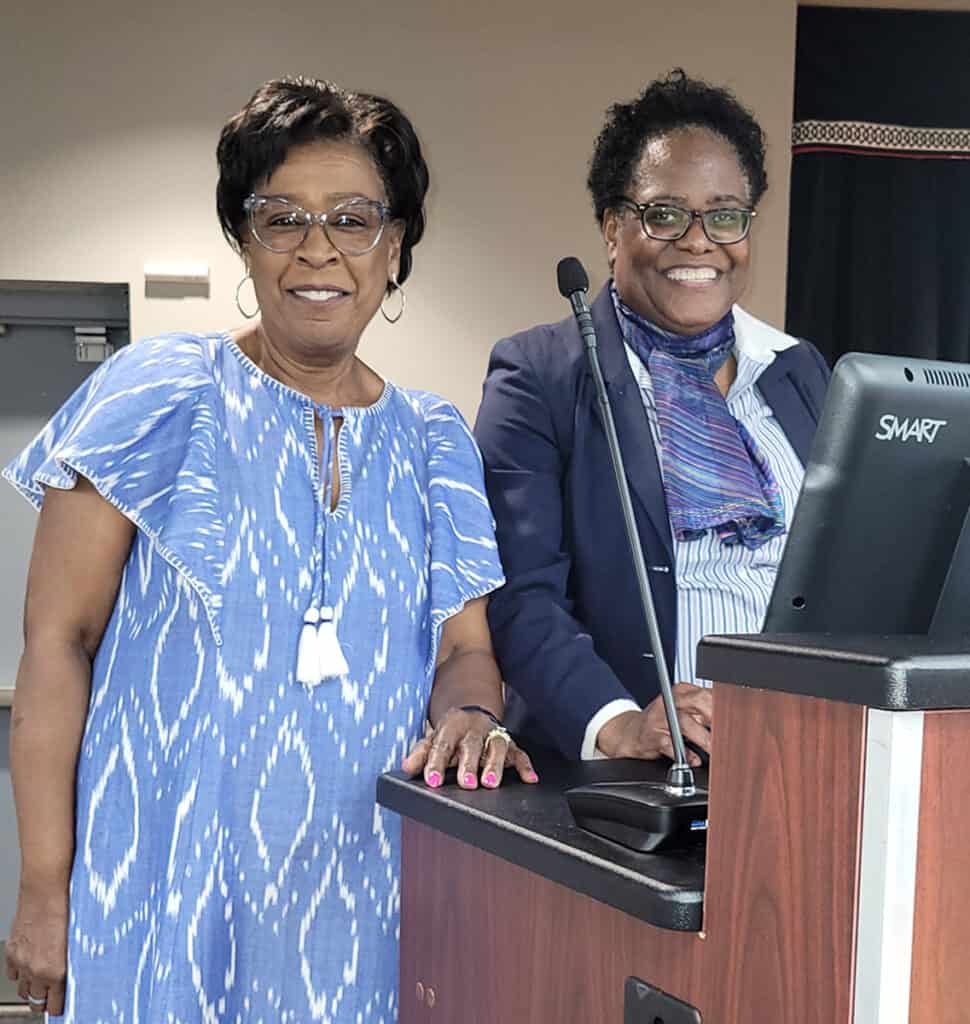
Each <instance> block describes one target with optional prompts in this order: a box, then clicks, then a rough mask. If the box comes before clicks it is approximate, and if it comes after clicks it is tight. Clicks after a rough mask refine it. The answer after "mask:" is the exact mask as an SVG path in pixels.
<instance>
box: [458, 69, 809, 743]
mask: <svg viewBox="0 0 970 1024" xmlns="http://www.w3.org/2000/svg"><path fill="white" fill-rule="evenodd" d="M765 186H766V178H765V171H764V144H763V135H762V132H761V129H760V127H759V126H758V125H757V123H756V122H755V121H754V119H753V118H752V116H751V115H750V114H749V113H748V112H747V111H746V110H745V109H744V108H743V107H742V106H741V105H740V104H739V103H738V102H737V101H736V100H735V99H734V97H733V96H731V95H730V93H727V92H726V91H725V90H723V89H719V88H715V87H712V86H709V85H707V84H706V83H703V82H699V81H696V80H693V79H690V78H688V77H687V76H685V75H684V74H683V72H674V73H672V74H671V75H670V76H668V77H667V78H666V79H663V80H660V81H657V82H654V83H652V84H651V85H650V86H648V87H647V89H645V90H644V92H643V93H642V94H641V95H640V97H638V98H637V99H636V100H634V101H632V102H631V103H628V104H617V105H615V106H614V107H612V108H611V109H610V111H609V113H608V119H607V122H606V124H605V126H604V128H603V129H602V131H601V133H600V136H599V138H598V140H597V143H596V150H595V152H594V156H593V160H592V163H591V170H590V175H589V187H590V191H591V194H592V197H593V203H594V208H595V212H596V217H597V221H598V223H599V224H600V226H601V229H602V232H603V236H604V240H605V243H606V250H607V256H608V258H609V264H610V270H611V274H612V279H611V281H610V282H609V283H608V284H607V286H605V287H604V288H603V290H602V291H601V292H600V294H599V295H598V297H597V298H596V300H595V301H594V302H593V305H592V316H593V322H594V324H595V327H596V332H597V337H598V339H599V350H600V359H601V362H602V367H603V374H604V377H605V380H606V386H607V391H608V394H609V397H610V401H611V404H612V408H613V412H614V416H615V419H616V427H617V432H618V435H619V439H620V445H621V447H622V450H623V453H624V460H625V463H626V472H627V477H628V479H629V484H630V490H631V492H632V496H633V502H634V511H635V515H636V521H637V527H638V529H639V533H640V540H641V543H642V546H643V550H644V555H645V558H646V562H647V567H648V570H649V575H650V581H651V588H652V592H653V597H654V602H655V605H656V609H657V614H658V617H659V621H660V629H661V634H662V637H663V642H664V655H665V658H666V661H667V665H668V668H669V670H670V672H671V674H672V678H674V679H680V680H681V682H679V683H678V684H677V685H676V686H675V698H676V703H677V706H678V715H679V718H680V721H681V725H682V727H683V730H684V733H685V737H686V738H687V739H688V740H690V741H691V742H693V743H694V744H696V745H697V746H698V747H700V748H702V749H709V746H710V732H709V729H710V725H711V710H712V702H711V696H710V690H709V689H708V688H706V687H705V686H704V685H697V682H696V680H695V679H693V678H690V679H685V678H684V673H687V674H690V673H691V672H692V670H693V649H694V647H695V646H696V641H697V640H699V639H700V636H702V635H703V634H704V633H707V632H753V631H757V630H758V629H759V628H760V625H761V620H762V618H763V615H764V611H765V607H766V603H767V596H768V593H770V586H771V583H772V581H773V578H774V572H775V569H776V568H777V563H778V559H779V558H780V554H781V550H782V548H783V545H784V533H785V527H786V523H787V522H788V521H789V520H790V516H791V512H792V508H793V505H794V500H795V497H796V496H797V490H798V486H799V485H800V482H801V475H802V472H803V466H804V463H805V461H806V458H807V455H808V450H809V446H810V444H811V441H812V437H813V434H814V431H815V427H816V424H817V422H818V418H819V413H820V411H821V407H822V402H823V399H824V396H825V389H826V385H827V382H828V376H829V371H828V368H827V366H826V365H825V363H824V361H823V359H822V357H821V356H820V355H819V353H818V352H817V350H816V349H815V348H814V347H813V346H812V345H810V344H809V343H807V342H804V341H798V340H797V339H795V338H792V337H790V336H788V335H785V334H784V333H782V332H781V331H778V330H776V329H775V328H773V327H771V326H769V325H768V324H765V323H762V322H761V321H759V320H757V319H755V318H754V317H753V316H751V315H750V314H748V313H746V312H745V311H744V310H743V309H742V308H741V307H739V306H738V305H737V301H738V299H739V298H740V296H741V294H742V292H743V291H744V288H745V286H746V284H747V280H748V268H749V261H750V244H751V242H750V234H749V232H750V228H751V224H752V221H753V219H754V216H755V209H756V206H757V203H758V201H759V199H760V198H761V195H762V194H763V192H764V189H765ZM712 337H713V338H714V341H711V340H710V339H711V338H712ZM684 346H686V348H685V347H684ZM692 346H693V347H692ZM698 346H699V347H698ZM711 346H713V348H711ZM708 349H710V351H711V352H713V353H714V355H713V356H712V355H710V354H709V353H708ZM695 350H696V351H695ZM685 352H686V353H687V354H686V355H685ZM718 352H720V353H721V354H720V356H718V355H717V353H718ZM715 357H716V358H715ZM655 360H656V361H655ZM712 360H713V361H712ZM718 360H719V361H718ZM686 364H690V365H686ZM700 364H702V365H704V366H705V367H707V369H706V370H705V371H704V372H703V373H700V372H699V371H697V370H696V369H695V367H696V366H698V365H700ZM708 371H709V372H708ZM685 381H686V382H687V383H686V384H685ZM712 382H713V383H712ZM695 391H696V392H697V393H695ZM703 403H707V405H706V407H705V406H704V405H703ZM698 410H700V412H698ZM709 429H710V431H711V433H710V435H708V433H707V431H708V430H709ZM476 436H477V439H478V442H479V445H480V446H481V449H482V454H483V457H484V460H485V468H486V483H487V487H488V495H489V499H490V501H491V503H492V508H493V511H494V514H495V518H496V521H497V525H498V542H499V549H500V554H501V558H502V562H503V566H504V569H505V573H506V578H507V583H506V585H505V586H504V588H502V589H501V590H500V591H499V592H498V593H496V594H494V595H493V597H492V600H491V603H490V605H489V620H490V624H491V628H492V634H493V641H494V645H495V651H496V654H497V656H498V660H499V664H500V667H501V668H502V671H503V676H504V678H505V681H506V683H507V684H508V686H509V688H510V693H509V695H508V697H509V699H508V702H507V711H506V721H507V724H508V725H509V726H510V727H511V728H512V729H513V731H515V732H516V733H517V734H518V735H519V736H520V737H521V738H522V739H523V741H524V742H529V743H531V744H533V745H545V746H556V747H558V748H559V749H560V750H561V751H562V752H563V753H564V754H565V755H566V756H568V757H572V758H578V757H596V756H613V757H644V758H655V757H659V756H660V755H662V754H663V755H667V756H670V754H671V752H672V751H671V748H670V738H669V734H668V731H667V728H666V723H665V719H664V714H663V706H662V702H661V701H660V698H659V696H658V694H659V685H658V681H657V673H656V668H655V665H654V663H653V661H652V658H651V656H650V644H649V639H648V637H647V633H646V628H645V626H644V622H643V614H642V611H641V606H640V602H639V597H638V592H637V585H636V578H635V575H634V571H633V568H632V565H631V560H630V554H629V549H628V545H627V540H626V536H625V533H624V530H623V525H622V518H621V511H620V505H619V500H618V498H617V493H616V487H615V483H614V480H613V476H612V468H611V464H610V457H609V452H608V449H607V442H606V435H605V433H604V430H603V424H602V421H601V416H600V412H599V410H598V408H597V403H596V396H595V392H594V388H593V380H592V376H591V374H590V372H589V368H588V363H587V357H586V353H585V349H584V347H583V345H582V343H581V340H580V337H579V333H578V330H577V328H576V324H575V321H574V320H573V318H572V317H569V318H567V319H565V320H563V321H561V322H560V323H558V324H549V325H544V326H539V327H534V328H532V329H530V330H527V331H524V332H522V333H521V334H517V335H515V336H513V337H511V338H507V339H505V340H503V341H500V342H499V343H498V344H497V345H496V346H495V348H494V350H493V352H492V356H491V360H490V364H489V371H488V377H487V379H486V382H485V390H484V398H483V401H482V405H481V408H480V410H479V415H478V420H477V424H476ZM728 449H729V450H730V452H729V455H730V458H729V457H728V456H724V457H723V458H722V455H721V452H722V451H726V450H728ZM695 456H696V462H695ZM732 459H733V462H731V460H732ZM765 463H767V468H766V467H765ZM735 469H736V470H737V475H735ZM698 474H700V482H701V487H702V489H701V490H696V489H695V484H696V482H697V477H698ZM722 477H723V479H722ZM711 478H713V484H712V486H713V489H714V490H715V491H717V492H718V493H721V491H724V490H727V491H730V490H731V488H733V487H735V485H736V481H737V480H740V479H743V480H744V481H747V483H746V484H743V485H738V486H740V490H741V492H742V493H741V497H742V498H743V499H744V501H745V502H748V506H749V507H748V511H750V512H751V514H750V515H738V516H737V517H736V518H737V521H732V522H728V523H725V524H721V523H720V522H718V515H719V514H720V513H719V512H717V511H715V513H714V519H713V522H714V523H715V526H714V527H712V528H710V529H686V528H685V529H681V528H680V526H676V527H673V528H672V525H671V520H672V517H673V518H674V519H675V521H676V523H678V524H680V523H683V522H689V523H695V522H697V521H700V520H697V519H696V517H695V516H694V512H695V511H700V512H706V511H708V509H707V505H708V504H709V498H708V496H709V494H710V489H708V490H704V489H703V488H704V487H706V486H707V485H708V484H711V483H712V481H711ZM752 480H754V481H755V482H756V483H755V485H752V483H751V481H752ZM665 483H666V484H667V486H666V487H665ZM752 491H753V492H754V493H752ZM694 495H696V496H697V498H696V500H697V503H698V506H699V508H698V510H695V509H694V508H693V507H692V501H694V500H695V499H694V497H693V496H694ZM734 497H736V495H733V493H732V500H733V498H734ZM751 503H753V504H751ZM728 504H730V507H731V508H735V507H737V506H736V503H735V504H731V503H728ZM685 506H686V507H685ZM700 506H703V508H701V507H700ZM724 507H727V506H724ZM730 515H731V514H728V518H730ZM772 515H774V517H775V518H774V519H772ZM732 530H733V531H734V532H733V533H731V531H732ZM725 537H726V538H727V539H726V540H725V539H724V538H725ZM732 537H733V539H732ZM739 538H743V540H739ZM679 620H680V621H679ZM738 626H740V627H741V628H737V627H738ZM701 682H703V681H701ZM690 756H691V760H692V761H693V762H694V763H697V761H698V758H697V757H696V755H695V754H693V753H692V754H691V755H690Z"/></svg>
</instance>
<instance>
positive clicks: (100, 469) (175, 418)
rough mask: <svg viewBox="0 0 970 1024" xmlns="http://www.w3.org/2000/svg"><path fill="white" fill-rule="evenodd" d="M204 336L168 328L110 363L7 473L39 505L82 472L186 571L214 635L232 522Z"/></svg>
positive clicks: (166, 556) (169, 559)
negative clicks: (223, 497)
mask: <svg viewBox="0 0 970 1024" xmlns="http://www.w3.org/2000/svg"><path fill="white" fill-rule="evenodd" d="M206 344H207V343H206V339H204V338H199V337H196V336H193V335H167V336H164V337H159V338H151V339H146V340H144V341H139V342H136V343H135V344H133V345H129V346H126V347H125V348H123V349H121V350H120V351H119V352H117V353H116V354H115V355H114V356H112V357H111V358H110V359H109V360H107V361H106V362H105V363H103V364H102V365H101V366H100V367H99V368H98V369H97V370H96V371H95V372H94V373H93V374H92V375H91V376H90V377H89V378H88V379H87V380H86V381H85V382H84V383H83V384H82V385H81V386H80V387H79V388H78V389H77V391H75V392H74V394H73V395H71V397H70V398H69V399H68V400H67V401H66V402H65V403H64V405H63V406H62V407H61V408H60V409H59V410H58V412H57V413H55V415H54V416H53V418H52V419H51V420H50V422H49V423H48V424H47V426H46V427H44V429H43V430H42V431H41V432H40V433H39V434H38V435H37V437H36V438H34V440H33V441H32V442H31V443H30V444H29V445H28V446H27V448H25V449H24V451H23V452H21V453H20V455H18V456H17V457H16V458H15V459H14V460H13V461H12V462H10V463H9V465H7V466H6V467H5V468H4V470H3V476H4V477H5V478H6V479H7V480H9V481H10V483H12V484H13V485H14V486H15V487H16V488H17V489H18V490H19V491H20V492H21V494H23V496H24V497H25V498H26V499H27V500H28V501H30V502H31V503H32V504H33V505H34V506H35V507H36V508H38V509H39V508H40V507H41V506H42V504H43V501H44V493H45V489H46V488H48V487H53V488H57V489H59V490H70V489H72V488H73V487H74V486H75V485H76V483H77V478H78V477H79V476H83V477H85V478H86V479H87V480H89V481H90V482H91V484H92V485H93V486H94V487H95V489H96V490H97V491H98V493H99V494H100V495H101V496H102V497H103V498H104V499H105V500H106V501H108V502H110V503H111V504H112V505H113V506H114V507H115V508H117V509H118V510H119V511H120V512H121V513H122V514H123V515H124V516H125V517H126V518H128V519H129V520H131V522H132V523H133V524H134V525H135V526H136V527H137V528H138V529H139V530H140V531H141V532H142V533H143V534H145V536H146V537H147V538H148V539H149V541H150V542H151V543H152V544H153V545H154V547H155V548H156V550H157V551H158V553H159V555H160V556H161V557H162V558H164V559H165V560H166V561H167V562H168V563H169V564H170V565H172V566H173V567H174V568H175V569H176V570H177V571H178V572H179V573H181V574H182V575H184V576H185V577H186V579H187V581H188V582H189V584H190V585H191V586H192V587H193V589H194V590H195V591H196V592H197V593H198V595H199V596H200V598H201V599H202V601H203V604H204V606H205V608H206V612H207V614H208V616H209V621H210V624H211V625H212V628H213V633H214V635H215V638H216V641H217V642H221V641H220V635H219V628H218V613H219V610H220V606H221V594H220V591H221V587H220V577H221V573H222V568H223V547H224V544H223V541H224V524H223V520H222V514H221V505H220V498H219V491H218V488H217V485H216V452H217V436H218V431H219V430H220V429H221V428H220V427H219V417H218V415H217V411H216V403H215V402H214V400H213V394H214V388H213V386H212V385H213V378H212V373H211V369H210V366H211V359H207V355H206Z"/></svg>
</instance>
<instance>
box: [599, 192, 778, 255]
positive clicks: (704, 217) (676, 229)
mask: <svg viewBox="0 0 970 1024" xmlns="http://www.w3.org/2000/svg"><path fill="white" fill-rule="evenodd" d="M609 205H610V206H629V207H630V208H631V209H633V210H636V211H637V213H638V214H639V215H640V223H641V225H642V226H643V231H644V234H645V235H647V236H648V237H649V238H654V239H656V240H657V241H658V242H676V241H677V240H678V239H680V238H683V237H684V235H686V234H687V232H688V231H690V226H691V224H693V223H694V220H695V218H696V219H699V220H700V222H701V227H702V228H703V229H704V234H705V235H706V236H707V238H708V240H709V241H711V242H714V244H715V245H734V244H736V243H737V242H743V241H744V239H745V238H747V237H748V232H749V231H750V230H751V221H752V220H753V219H754V218H755V217H756V216H757V215H758V212H757V210H748V209H746V208H744V207H733V206H725V207H721V208H719V209H716V210H687V209H685V208H684V207H682V206H673V205H672V204H671V203H635V202H634V201H633V200H632V199H628V198H627V197H626V196H616V197H615V198H614V199H612V200H610V203H609Z"/></svg>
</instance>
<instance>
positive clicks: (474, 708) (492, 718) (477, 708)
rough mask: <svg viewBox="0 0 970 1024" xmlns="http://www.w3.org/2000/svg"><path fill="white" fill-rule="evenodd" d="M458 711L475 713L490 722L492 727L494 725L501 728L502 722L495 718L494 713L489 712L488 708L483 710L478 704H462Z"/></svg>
mask: <svg viewBox="0 0 970 1024" xmlns="http://www.w3.org/2000/svg"><path fill="white" fill-rule="evenodd" d="M458 710H459V711H477V712H479V714H482V715H484V716H485V717H486V718H487V719H489V720H490V721H491V723H492V725H496V726H498V727H499V728H501V727H502V720H501V719H500V718H497V717H496V715H495V713H494V712H492V711H489V710H488V708H483V707H482V706H481V705H480V704H462V706H461V707H460V708H459V709H458Z"/></svg>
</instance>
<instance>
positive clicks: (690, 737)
mask: <svg viewBox="0 0 970 1024" xmlns="http://www.w3.org/2000/svg"><path fill="white" fill-rule="evenodd" d="M673 691H674V704H675V705H676V707H677V718H678V720H679V721H680V728H681V730H682V731H683V734H684V740H685V742H686V743H687V744H688V746H689V747H695V748H697V749H699V750H700V751H703V752H704V753H705V754H709V753H710V749H711V720H712V715H713V708H714V702H713V694H712V691H711V690H709V689H706V688H705V687H703V686H695V685H694V684H693V683H677V684H676V685H675V686H674V688H673ZM596 745H597V747H599V749H600V750H601V751H602V752H603V753H604V754H606V756H607V757H640V758H643V759H645V760H648V761H652V760H654V759H656V758H658V757H661V756H665V757H670V758H673V756H674V751H673V747H672V746H671V741H670V731H669V730H668V728H667V718H666V716H665V714H664V706H663V700H662V699H661V698H660V697H657V698H655V699H654V700H652V701H651V702H650V703H649V704H648V705H647V706H646V707H645V708H644V709H643V710H642V711H624V712H623V713H622V714H619V715H617V716H616V718H612V719H610V721H608V722H607V723H606V724H605V725H604V726H603V728H602V729H600V731H599V735H598V736H597V739H596ZM687 760H688V763H689V764H690V765H691V767H694V768H697V767H699V766H700V765H701V764H702V763H703V757H702V755H701V754H700V753H698V752H697V750H688V753H687Z"/></svg>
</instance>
